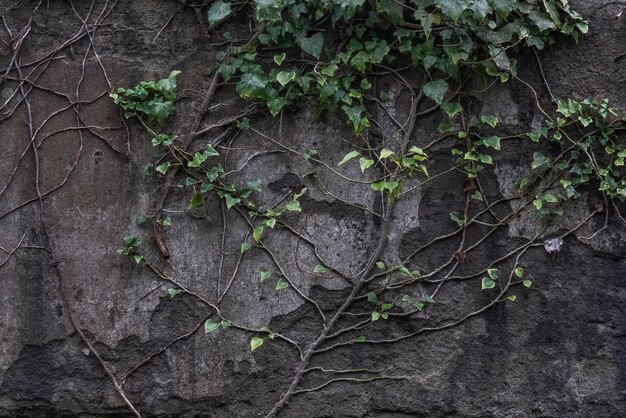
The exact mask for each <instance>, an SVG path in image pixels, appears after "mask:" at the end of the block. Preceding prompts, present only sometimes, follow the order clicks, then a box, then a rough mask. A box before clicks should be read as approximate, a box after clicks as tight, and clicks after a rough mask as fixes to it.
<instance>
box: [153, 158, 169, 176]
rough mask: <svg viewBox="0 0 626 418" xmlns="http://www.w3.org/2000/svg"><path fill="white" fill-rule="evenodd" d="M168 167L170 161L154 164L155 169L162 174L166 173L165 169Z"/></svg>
mask: <svg viewBox="0 0 626 418" xmlns="http://www.w3.org/2000/svg"><path fill="white" fill-rule="evenodd" d="M169 168H170V162H169V161H166V162H164V163H162V164H159V165H158V166H156V168H155V170H156V171H157V172H159V173H161V174H163V175H165V174H166V173H167V170H168V169H169Z"/></svg>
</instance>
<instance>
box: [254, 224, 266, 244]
mask: <svg viewBox="0 0 626 418" xmlns="http://www.w3.org/2000/svg"><path fill="white" fill-rule="evenodd" d="M263 229H264V228H263V225H261V226H257V227H256V228H254V229H253V230H252V238H254V240H255V241H256V242H259V241H261V235H262V234H263Z"/></svg>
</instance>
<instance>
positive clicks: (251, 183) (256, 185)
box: [246, 178, 263, 192]
mask: <svg viewBox="0 0 626 418" xmlns="http://www.w3.org/2000/svg"><path fill="white" fill-rule="evenodd" d="M246 186H248V187H249V188H250V189H252V190H254V191H255V192H261V191H262V190H263V185H262V183H261V180H260V179H258V178H254V179H251V180H248V181H247V182H246Z"/></svg>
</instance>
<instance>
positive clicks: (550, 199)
mask: <svg viewBox="0 0 626 418" xmlns="http://www.w3.org/2000/svg"><path fill="white" fill-rule="evenodd" d="M543 200H545V201H546V202H548V203H556V202H558V200H557V198H556V196H554V195H553V194H551V193H546V194H544V195H543Z"/></svg>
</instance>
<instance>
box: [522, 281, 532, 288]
mask: <svg viewBox="0 0 626 418" xmlns="http://www.w3.org/2000/svg"><path fill="white" fill-rule="evenodd" d="M522 284H523V285H524V287H527V288H529V289H530V287H531V286H532V285H533V282H532V281H531V280H528V279H526V280H524V281H523V282H522Z"/></svg>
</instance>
